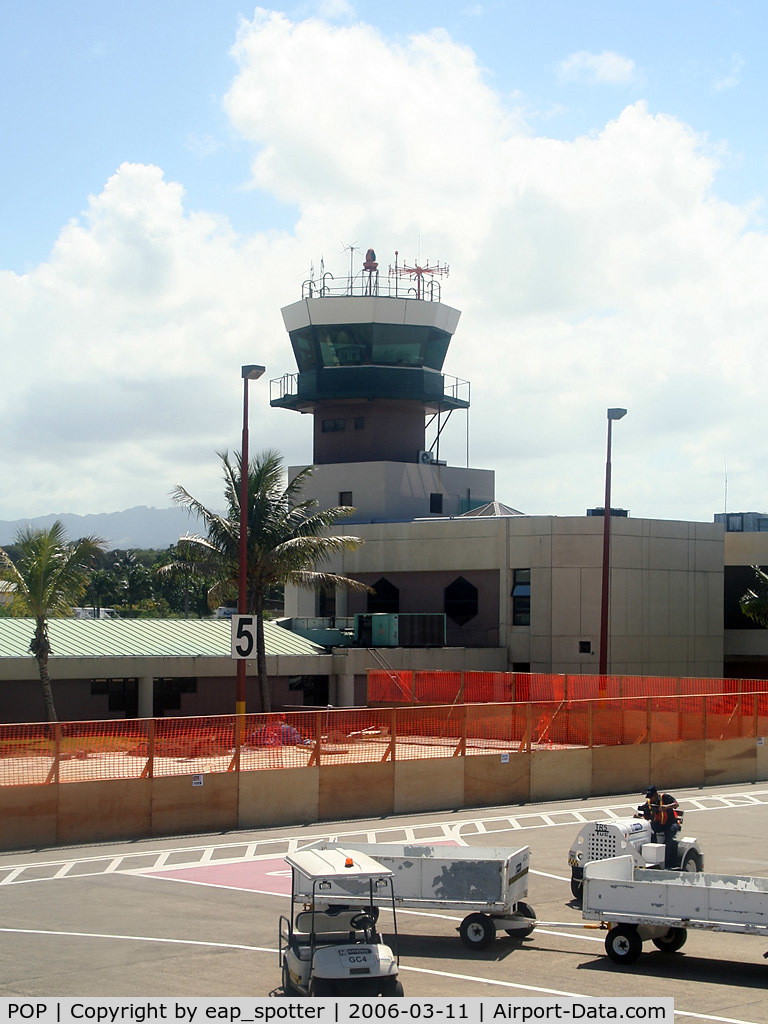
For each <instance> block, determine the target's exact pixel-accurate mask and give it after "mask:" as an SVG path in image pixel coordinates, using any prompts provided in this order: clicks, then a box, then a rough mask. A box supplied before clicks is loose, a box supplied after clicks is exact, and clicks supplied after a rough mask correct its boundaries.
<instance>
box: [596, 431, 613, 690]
mask: <svg viewBox="0 0 768 1024" xmlns="http://www.w3.org/2000/svg"><path fill="white" fill-rule="evenodd" d="M611 425H612V420H611V418H610V417H608V449H607V454H606V459H605V505H604V507H603V587H602V596H601V601H600V664H599V667H598V673H599V674H600V675H601V676H604V675H607V674H608V602H609V597H610V594H609V580H610V571H611V567H610V556H611Z"/></svg>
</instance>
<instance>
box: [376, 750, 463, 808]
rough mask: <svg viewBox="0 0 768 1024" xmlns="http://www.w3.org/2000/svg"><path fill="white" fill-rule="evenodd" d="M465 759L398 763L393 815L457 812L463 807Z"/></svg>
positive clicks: (395, 773) (433, 759)
mask: <svg viewBox="0 0 768 1024" xmlns="http://www.w3.org/2000/svg"><path fill="white" fill-rule="evenodd" d="M465 760H468V758H463V757H433V758H424V759H423V760H422V759H419V760H417V761H416V760H414V761H397V762H396V763H395V772H394V802H393V806H392V812H393V813H394V814H418V813H419V812H420V811H435V810H456V809H458V808H460V807H464V806H465V803H464V793H465V767H464V762H465Z"/></svg>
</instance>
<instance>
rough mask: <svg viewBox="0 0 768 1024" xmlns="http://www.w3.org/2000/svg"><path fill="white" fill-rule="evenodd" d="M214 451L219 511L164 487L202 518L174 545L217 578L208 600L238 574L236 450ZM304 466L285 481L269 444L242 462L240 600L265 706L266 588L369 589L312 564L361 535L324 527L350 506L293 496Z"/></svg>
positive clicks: (224, 591)
mask: <svg viewBox="0 0 768 1024" xmlns="http://www.w3.org/2000/svg"><path fill="white" fill-rule="evenodd" d="M219 458H220V459H221V461H222V464H223V466H224V497H225V499H226V503H227V512H226V515H218V514H217V513H216V512H212V511H211V510H210V509H208V508H206V507H205V505H203V504H201V502H199V501H197V499H195V498H193V497H192V495H191V494H190V493H189V492H188V491H186V490H185V489H184V488H183V487H181V486H179V485H177V486H176V487H175V488H174V490H173V491H172V492H171V495H172V497H173V500H174V501H175V502H176V503H177V504H178V505H184V506H186V508H187V509H188V510H189V512H190V513H193V514H194V515H196V516H197V517H198V518H199V519H202V521H203V523H204V524H205V526H206V530H207V536H206V537H201V536H191V535H189V534H188V535H187V536H185V537H182V538H180V540H179V544H178V548H179V549H180V551H181V552H185V551H186V552H187V555H188V562H189V564H190V565H196V566H198V567H200V566H201V565H202V564H207V567H208V568H209V569H210V570H213V571H214V572H215V576H216V583H214V585H213V586H212V587H211V589H210V590H209V592H208V604H209V606H210V607H211V608H214V607H216V606H217V605H220V604H222V603H223V602H224V601H225V600H227V599H232V598H234V597H236V596H237V593H238V575H239V573H238V570H239V542H240V480H241V472H242V458H241V455H240V453H236V455H235V462H234V465H233V464H232V462H231V461H230V459H229V455H228V454H227V453H226V452H223V453H219ZM311 474H312V469H311V467H308V468H306V469H304V470H302V471H301V473H299V474H298V475H297V476H296V477H294V479H293V480H291V482H290V483H289V484H287V486H286V485H285V467H284V464H283V459H282V456H281V455H280V454H279V453H278V452H276V451H271V450H268V451H264V452H262V453H261V454H260V455H257V456H256V458H255V459H253V460H252V461H251V463H250V465H249V467H248V509H247V523H248V546H247V583H246V602H247V611H248V613H249V614H251V615H254V616H255V618H256V661H257V666H258V674H259V691H260V694H261V707H262V710H264V711H270V710H271V700H270V694H269V684H268V680H267V659H266V649H265V645H264V618H263V615H264V599H265V596H266V593H267V591H268V590H269V589H270V588H272V587H275V586H279V585H282V584H285V583H293V584H296V585H297V586H304V587H313V588H314V589H319V590H322V589H323V588H328V587H337V586H338V587H343V588H345V589H348V590H363V591H368V589H369V588H368V587H366V586H365V585H364V584H363V583H359V582H358V581H357V580H351V579H347V578H346V577H344V576H336V575H334V574H332V573H329V572H322V571H320V570H318V569H317V568H316V567H317V566H318V565H321V564H322V563H323V562H324V561H326V560H327V559H328V558H329V557H330V556H331V555H333V554H335V553H337V552H339V551H354V550H355V548H357V547H359V546H360V544H362V541H361V540H360V538H359V537H345V536H336V535H332V534H328V532H327V531H328V530H329V529H331V528H332V527H333V526H335V525H336V523H337V521H338V520H339V519H340V518H342V517H343V516H347V515H350V514H351V512H352V509H351V508H346V507H343V506H340V507H336V508H329V509H325V510H322V511H321V510H318V503H317V502H316V501H315V500H314V499H305V500H303V501H302V500H301V499H300V496H301V491H302V489H303V488H304V485H305V484H306V482H307V480H308V479H309V477H310V476H311Z"/></svg>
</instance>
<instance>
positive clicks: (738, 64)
mask: <svg viewBox="0 0 768 1024" xmlns="http://www.w3.org/2000/svg"><path fill="white" fill-rule="evenodd" d="M744 65H745V61H744V58H743V57H741V56H740V55H739V54H738V53H735V54H734V55H733V57H732V58H731V64H730V67H729V69H728V70H727V71H726V72H725V73H724V74H721V75H718V77H717V78H715V80H714V82H713V83H712V90H713V92H727V90H728V89H734V88H735V87H736V86H737V85H739V84H740V83H741V73H742V71H743V70H744Z"/></svg>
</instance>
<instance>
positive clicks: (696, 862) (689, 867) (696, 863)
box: [682, 850, 704, 872]
mask: <svg viewBox="0 0 768 1024" xmlns="http://www.w3.org/2000/svg"><path fill="white" fill-rule="evenodd" d="M703 866H704V865H703V864H702V862H701V854H699V853H697V852H696V850H689V851H688V853H687V854H686V855H685V860H684V861H683V865H682V870H683V871H690V872H694V871H701V869H702V868H703Z"/></svg>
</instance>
